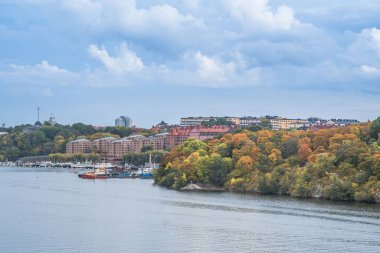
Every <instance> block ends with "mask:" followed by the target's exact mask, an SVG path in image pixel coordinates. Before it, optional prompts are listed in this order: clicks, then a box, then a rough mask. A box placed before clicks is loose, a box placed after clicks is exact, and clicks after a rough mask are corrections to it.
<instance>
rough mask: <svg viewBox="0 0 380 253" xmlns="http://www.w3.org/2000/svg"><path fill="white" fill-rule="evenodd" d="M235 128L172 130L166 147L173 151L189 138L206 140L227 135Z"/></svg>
mask: <svg viewBox="0 0 380 253" xmlns="http://www.w3.org/2000/svg"><path fill="white" fill-rule="evenodd" d="M233 129H234V127H230V126H211V127H203V126H193V127H175V128H172V129H171V130H170V132H169V134H168V135H167V137H166V147H167V148H169V149H172V148H174V147H176V146H178V145H181V144H182V143H184V142H185V141H186V140H187V139H189V138H191V137H192V138H195V139H198V140H206V139H209V138H213V137H215V136H217V135H219V134H225V133H227V132H229V131H232V130H233Z"/></svg>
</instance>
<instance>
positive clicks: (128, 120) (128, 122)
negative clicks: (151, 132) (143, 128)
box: [115, 116, 132, 127]
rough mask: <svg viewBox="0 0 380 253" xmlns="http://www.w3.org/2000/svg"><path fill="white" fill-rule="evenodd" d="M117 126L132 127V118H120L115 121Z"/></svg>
mask: <svg viewBox="0 0 380 253" xmlns="http://www.w3.org/2000/svg"><path fill="white" fill-rule="evenodd" d="M115 126H116V127H118V126H121V127H131V126H132V120H131V118H129V117H127V116H120V117H119V118H117V119H116V120H115Z"/></svg>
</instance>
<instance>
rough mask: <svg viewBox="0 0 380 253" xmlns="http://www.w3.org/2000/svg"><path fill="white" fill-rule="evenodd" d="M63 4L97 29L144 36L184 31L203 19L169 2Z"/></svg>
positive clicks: (77, 0)
mask: <svg viewBox="0 0 380 253" xmlns="http://www.w3.org/2000/svg"><path fill="white" fill-rule="evenodd" d="M61 8H62V9H64V10H67V11H69V12H71V13H73V14H75V15H76V16H77V17H78V18H79V19H80V20H82V22H84V23H85V24H86V25H87V26H88V27H90V28H92V30H93V31H95V32H104V31H105V32H106V31H107V30H109V29H112V30H119V31H122V32H126V33H133V34H135V35H144V36H152V35H154V36H161V35H165V34H168V33H170V34H174V33H175V32H181V29H183V28H184V27H185V26H192V25H195V26H198V25H201V22H200V21H198V20H196V19H195V18H194V17H192V16H191V15H183V14H181V13H180V12H179V11H178V10H177V8H175V7H173V6H172V5H168V4H161V5H159V4H157V5H152V6H150V7H149V8H145V9H144V8H138V7H137V3H136V1H135V0H93V1H90V0H62V4H61Z"/></svg>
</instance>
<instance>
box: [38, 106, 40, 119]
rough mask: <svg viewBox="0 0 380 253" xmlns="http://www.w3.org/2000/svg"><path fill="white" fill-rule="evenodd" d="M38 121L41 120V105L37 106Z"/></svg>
mask: <svg viewBox="0 0 380 253" xmlns="http://www.w3.org/2000/svg"><path fill="white" fill-rule="evenodd" d="M37 122H40V107H39V106H38V107H37Z"/></svg>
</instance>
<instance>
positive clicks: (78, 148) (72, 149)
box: [66, 139, 92, 154]
mask: <svg viewBox="0 0 380 253" xmlns="http://www.w3.org/2000/svg"><path fill="white" fill-rule="evenodd" d="M91 148H92V142H91V141H89V140H86V139H79V140H75V141H70V142H68V143H67V144H66V153H67V154H86V153H90V152H91Z"/></svg>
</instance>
